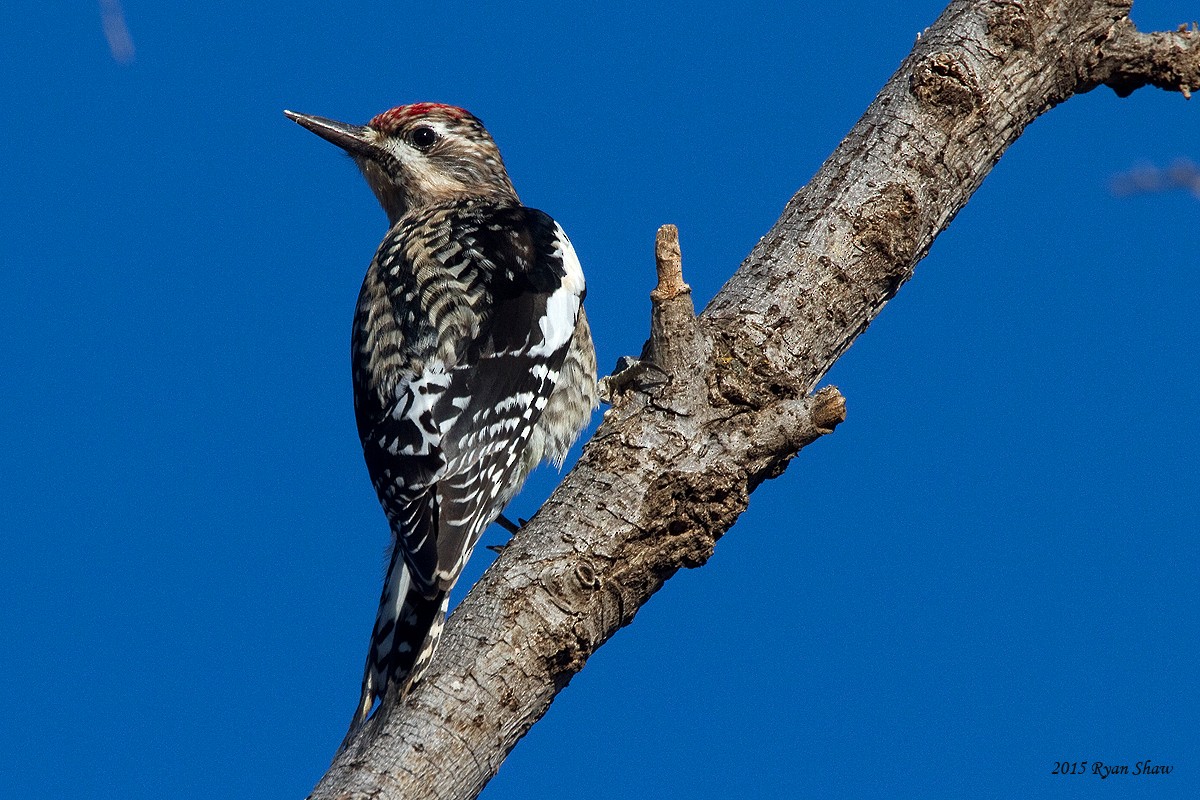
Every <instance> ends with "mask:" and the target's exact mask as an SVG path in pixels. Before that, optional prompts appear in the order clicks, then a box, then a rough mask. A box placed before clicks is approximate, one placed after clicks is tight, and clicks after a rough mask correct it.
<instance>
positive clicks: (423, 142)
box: [408, 125, 438, 151]
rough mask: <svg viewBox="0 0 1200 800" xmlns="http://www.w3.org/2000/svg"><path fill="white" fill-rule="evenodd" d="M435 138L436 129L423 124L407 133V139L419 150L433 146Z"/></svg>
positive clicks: (436, 137)
mask: <svg viewBox="0 0 1200 800" xmlns="http://www.w3.org/2000/svg"><path fill="white" fill-rule="evenodd" d="M437 140H438V135H437V131H435V130H434V129H433V128H428V127H426V126H424V125H422V126H421V127H419V128H414V129H413V132H412V133H410V134H409V135H408V141H409V142H411V143H412V146H413V147H415V148H417V149H418V150H421V151H424V150H428V149H429V148H431V147H433V145H434V142H436V141H437Z"/></svg>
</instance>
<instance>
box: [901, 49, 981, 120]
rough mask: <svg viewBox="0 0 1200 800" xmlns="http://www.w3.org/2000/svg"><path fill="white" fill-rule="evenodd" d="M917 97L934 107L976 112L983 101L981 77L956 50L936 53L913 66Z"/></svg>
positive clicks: (945, 111) (953, 112)
mask: <svg viewBox="0 0 1200 800" xmlns="http://www.w3.org/2000/svg"><path fill="white" fill-rule="evenodd" d="M910 87H911V89H912V93H913V97H915V98H917V101H918V102H920V103H921V105H922V106H924V107H925V108H927V109H928V110H930V111H933V112H935V113H940V114H949V115H953V116H964V115H966V114H970V113H972V112H973V111H974V110H975V109H976V108H978V107H979V106H980V105H982V103H983V94H982V92H980V90H979V79H978V78H976V77H975V73H974V72H972V71H971V68H970V67H968V66H967V65H966V64H964V63H963V62H962V61H961V60H960V58H959V56H958V55H957V54H955V53H934V54H933V55H930V56H927V57H925V59H923V60H922V61H921V62H920V63H919V64H917V66H916V67H915V68H914V69H913V72H912V79H911V82H910Z"/></svg>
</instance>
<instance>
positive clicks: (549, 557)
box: [312, 0, 1200, 800]
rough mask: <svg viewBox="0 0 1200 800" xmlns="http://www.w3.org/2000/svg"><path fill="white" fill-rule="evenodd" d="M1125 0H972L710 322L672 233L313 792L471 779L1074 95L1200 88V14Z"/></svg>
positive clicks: (833, 410)
mask: <svg viewBox="0 0 1200 800" xmlns="http://www.w3.org/2000/svg"><path fill="white" fill-rule="evenodd" d="M1129 7H1130V3H1129V2H1118V0H1062V1H1060V2H1051V1H1050V0H1025V2H1017V1H1016V0H993V1H991V2H985V1H984V0H962V1H960V2H954V3H952V4H951V5H950V6H949V8H947V9H946V11H945V12H944V13H943V14H942V16H941V17H940V18H939V19H938V21H937V22H936V23H935V24H934V25H933V26H931V27H930V28H929V29H928V30H927V31H925V32H924V34H923V35H922V36H921V37H920V39H919V40H918V41H917V43H916V46H915V47H914V49H913V51H912V53H911V54H910V55H909V56H908V58H907V59H905V61H904V63H903V64H902V65H901V66H900V69H899V70H898V71H897V72H896V74H895V75H894V76H893V77H892V78H891V80H889V81H888V83H887V85H886V86H884V88H883V90H882V91H881V92H880V93H879V96H878V97H877V98H876V99H875V101H874V102H873V103H872V104H871V106H870V108H869V109H868V110H867V112H866V114H864V115H863V117H862V119H861V120H860V121H859V122H858V124H857V125H856V126H855V127H854V129H853V130H851V132H850V133H849V134H848V135H847V136H846V138H845V139H844V140H843V141H842V143H841V145H840V146H839V147H838V148H837V150H836V151H835V152H834V153H833V155H832V156H830V158H829V160H828V161H826V162H825V164H824V165H823V166H822V168H821V169H820V171H819V172H818V173H817V175H816V176H815V177H814V178H813V179H812V181H811V182H810V183H809V184H808V185H807V186H806V187H805V188H804V189H802V190H801V191H800V192H799V193H798V194H797V195H796V196H795V197H794V198H792V200H791V202H789V203H788V205H787V207H786V208H785V210H784V212H783V215H782V217H780V219H779V220H778V221H777V222H776V223H775V225H774V227H773V228H772V229H771V230H770V232H769V233H768V234H767V235H766V236H765V237H764V238H763V239H762V240H761V241H760V242H759V244H758V246H757V247H755V248H754V251H753V252H752V253H751V254H750V255H749V257H748V258H747V259H746V261H745V262H744V263H743V264H742V266H741V268H740V269H738V271H737V272H736V274H734V276H733V277H732V278H731V279H730V280H729V282H728V283H727V284H726V285H725V286H724V288H723V289H722V290H721V291H720V293H719V294H718V295H717V297H716V298H714V299H713V301H712V302H711V303H710V304H709V306H708V308H707V309H705V311H704V313H703V314H701V315H700V316H699V317H698V318H697V317H695V316H694V315H693V311H692V303H691V297H690V294H689V293H688V291H687V287H686V286H685V285H683V284H682V278H681V277H680V276H679V275H678V274H677V273H676V269H675V266H676V265H677V263H678V262H677V250H676V251H675V252H674V254H673V253H672V236H671V232H670V231H664V232H662V233H661V234H660V241H659V254H658V255H659V269H660V286H659V289H657V290H656V292H655V295H654V309H653V317H652V320H651V338H650V341H649V342H648V343H647V348H646V352H645V353H644V356H646V357H647V358H648V359H650V360H652V361H653V362H654V363H656V364H657V365H658V366H659V367H661V368H662V370H664V371H665V373H666V374H669V375H670V376H671V378H670V380H669V381H662V382H659V383H658V385H649V384H646V385H643V387H642V388H641V389H638V390H626V391H617V390H614V391H615V397H614V404H613V407H612V408H611V409H610V410H609V411H608V412H607V413H606V415H605V420H604V423H603V424H602V425H601V427H600V429H599V430H598V431H597V433H596V435H595V436H594V437H593V439H592V440H591V441H590V442H589V443H588V444H587V446H586V447H585V448H584V452H583V455H582V457H581V458H580V461H579V463H578V464H577V465H576V467H575V469H574V470H573V471H572V472H571V473H570V475H568V476H567V478H566V479H565V480H564V482H563V484H562V485H561V486H560V487H559V489H558V490H557V491H556V492H555V493H554V495H553V496H552V497H551V498H550V499H549V500H548V501H547V502H546V504H545V506H544V507H543V508H542V509H541V511H540V512H539V513H538V514H537V516H535V517H534V519H533V520H532V521H530V523H529V524H528V525H527V526H526V527H525V528H524V529H523V530H522V531H521V533H520V534H518V535H517V536H516V537H515V538H514V540H513V542H512V543H511V544H510V545H509V546H508V547H507V548H506V549H505V551H504V553H503V554H502V555H501V556H500V558H499V559H498V560H497V561H496V563H495V564H494V565H493V566H492V567H491V569H489V570H488V571H487V573H486V574H485V575H484V576H483V578H482V579H481V580H480V582H479V583H478V584H477V585H476V586H475V587H474V589H473V590H472V591H471V593H470V595H469V596H468V597H467V598H466V599H465V600H464V601H463V603H462V604H461V605H460V606H459V608H458V610H457V611H456V612H455V613H454V615H453V616H452V617H451V619H450V622H449V624H448V626H447V629H446V631H445V633H444V635H443V638H442V643H441V646H440V647H439V650H438V654H437V656H436V658H435V659H434V662H433V665H432V666H431V668H430V670H429V672H428V673H427V675H426V678H425V680H424V681H422V683H421V684H420V685H419V686H418V687H417V688H416V689H415V691H414V692H413V693H412V694H411V695H410V696H409V697H407V698H404V699H403V701H400V700H398V698H395V697H390V698H389V699H388V701H387V702H386V703H385V704H384V707H383V708H382V709H381V710H380V712H379V713H378V714H377V715H376V717H375V718H374V719H373V720H372V721H371V722H370V723H368V725H367V726H366V727H365V728H364V729H363V730H362V731H361V732H360V734H359V735H358V737H357V738H356V739H355V740H354V741H352V742H351V743H350V745H349V747H348V748H347V749H346V750H345V751H344V752H342V753H340V754H339V755H338V757H337V758H336V760H335V761H334V763H333V765H332V767H331V768H330V770H329V772H328V773H327V774H326V775H325V777H324V778H323V779H322V781H321V782H320V784H319V785H318V786H317V788H316V789H315V790H314V792H313V794H312V798H314V800H315V799H316V798H322V799H324V798H368V797H370V798H402V797H404V798H418V797H419V798H470V797H474V796H476V795H477V794H478V793H479V791H480V790H481V789H482V788H483V786H484V785H485V784H486V783H487V781H488V780H489V779H490V778H491V776H492V775H494V774H495V772H496V770H497V769H498V768H499V766H500V764H501V762H502V761H503V760H504V758H505V756H506V755H507V754H508V752H509V751H510V750H511V749H512V747H513V746H514V745H515V744H516V742H517V741H518V740H519V739H520V738H521V736H523V735H524V733H525V732H526V731H527V730H528V729H529V728H530V726H532V725H533V724H534V723H535V722H536V721H537V720H538V719H539V718H540V717H541V716H542V714H544V713H545V711H546V709H547V708H548V707H549V705H550V703H551V701H552V700H553V699H554V696H555V694H557V692H558V691H559V690H560V689H561V688H562V687H563V686H565V685H566V684H567V682H568V681H569V680H570V679H571V677H572V676H573V675H574V674H575V673H576V672H578V671H579V670H580V669H581V668H582V667H583V665H584V663H585V662H586V661H587V659H588V657H589V656H590V655H591V654H592V653H593V652H594V651H595V650H596V648H598V647H599V646H600V645H601V644H603V643H604V642H605V641H606V640H607V639H608V638H609V637H610V636H611V635H612V634H613V633H614V632H615V631H616V630H617V629H618V628H620V627H621V626H623V625H626V624H628V623H629V622H630V621H631V620H632V619H633V616H634V614H635V613H636V612H637V610H638V609H639V608H640V607H641V605H642V604H643V603H645V602H646V601H647V600H648V599H649V597H650V595H652V594H653V593H654V592H655V591H657V590H658V589H659V587H661V586H662V585H663V582H664V581H666V580H667V579H668V578H670V577H671V576H672V575H673V574H674V573H675V572H676V571H677V570H678V569H679V568H681V567H695V566H699V565H701V564H703V563H704V562H705V561H706V560H707V559H708V557H709V555H710V554H711V553H712V550H713V545H714V543H715V542H716V540H717V539H718V538H719V537H720V536H721V535H722V534H723V533H724V532H725V531H726V530H728V529H729V527H730V526H731V525H733V523H734V521H736V519H737V517H738V515H739V514H741V512H742V511H743V510H744V509H745V508H746V504H747V502H748V500H749V496H750V493H751V492H752V491H753V490H754V488H755V487H756V486H757V485H758V484H759V483H761V482H762V481H763V480H765V479H767V478H771V477H774V476H776V475H778V474H780V473H781V472H782V471H783V469H784V468H785V467H786V466H787V464H788V462H789V461H790V460H791V458H792V457H793V456H794V455H795V454H796V452H797V451H798V450H800V449H801V448H802V447H804V446H805V445H807V444H808V443H809V442H811V441H813V440H815V439H817V438H818V437H819V436H821V435H823V434H825V433H828V432H830V431H831V430H832V429H833V428H834V427H835V426H836V425H837V424H838V422H840V421H841V420H842V419H843V418H844V413H845V407H844V404H843V402H842V398H841V396H840V395H839V394H838V393H837V390H836V389H833V388H827V389H824V390H822V391H820V392H817V393H816V394H815V395H813V394H810V392H812V390H813V388H814V387H815V386H816V384H817V382H818V381H819V380H820V379H821V377H822V376H823V375H824V374H825V373H826V371H827V370H828V369H829V368H830V366H831V365H832V364H833V363H834V361H836V360H837V358H838V357H839V356H840V355H841V354H842V353H843V352H844V351H845V350H846V348H847V347H848V346H849V345H850V343H851V342H852V341H853V340H854V338H855V337H857V336H858V335H859V334H860V333H862V331H863V330H864V329H865V328H866V327H867V325H868V324H869V323H870V321H871V320H872V319H873V318H874V317H875V316H876V315H877V314H878V313H879V312H880V310H881V309H882V308H883V306H884V304H885V303H887V301H888V300H889V299H890V298H891V297H892V296H893V295H894V294H895V293H896V291H897V290H898V289H899V288H900V286H901V285H903V284H904V282H905V281H907V280H908V279H909V278H910V277H911V276H912V274H913V269H914V268H915V266H916V264H917V262H918V261H919V260H920V259H921V258H922V256H924V254H925V253H926V252H927V251H928V249H929V247H930V245H931V244H932V243H933V240H934V237H936V236H937V234H938V233H940V232H941V231H942V230H943V229H945V227H946V226H947V225H948V224H949V222H950V220H951V219H953V218H954V215H955V214H956V213H958V211H959V209H961V208H962V207H963V205H964V204H965V203H966V202H967V200H968V199H969V198H970V196H971V194H972V193H973V192H974V191H975V189H976V188H977V187H978V186H979V184H980V183H981V182H982V181H983V178H984V176H986V175H987V174H988V172H989V171H990V170H991V168H992V166H993V165H994V164H995V163H996V161H997V160H998V159H999V158H1000V156H1001V155H1002V154H1003V153H1004V151H1005V149H1006V148H1007V147H1008V146H1009V145H1010V144H1011V143H1012V142H1013V141H1015V140H1016V139H1017V137H1018V136H1020V134H1021V132H1022V131H1023V130H1024V128H1025V126H1026V125H1028V124H1029V123H1030V122H1032V121H1033V120H1034V119H1036V118H1037V117H1038V116H1039V115H1040V114H1042V113H1044V112H1045V111H1047V110H1049V109H1050V108H1052V107H1054V106H1055V105H1057V104H1058V103H1061V102H1063V101H1064V100H1067V99H1068V98H1070V97H1071V96H1073V95H1075V94H1079V93H1081V92H1086V91H1089V90H1091V89H1093V88H1095V87H1097V86H1100V85H1109V86H1111V87H1112V88H1114V89H1115V90H1116V91H1117V92H1118V93H1119V94H1128V93H1129V92H1131V91H1133V90H1134V89H1137V88H1139V87H1141V86H1144V85H1154V86H1158V87H1161V88H1164V89H1169V90H1175V91H1180V92H1183V93H1184V94H1185V95H1186V94H1188V93H1189V92H1190V91H1191V89H1192V88H1193V87H1197V86H1200V33H1197V32H1196V31H1188V30H1184V29H1180V31H1177V32H1173V33H1153V34H1143V33H1139V32H1138V31H1137V30H1136V29H1135V28H1134V27H1133V25H1132V23H1131V22H1130V21H1129V19H1128V12H1129Z"/></svg>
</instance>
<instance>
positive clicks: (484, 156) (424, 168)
mask: <svg viewBox="0 0 1200 800" xmlns="http://www.w3.org/2000/svg"><path fill="white" fill-rule="evenodd" d="M283 113H284V114H286V115H287V117H288V118H289V119H292V120H295V121H296V122H298V123H299V124H301V125H303V126H304V127H305V128H308V129H309V130H310V131H312V132H313V133H315V134H317V135H318V136H320V137H321V138H323V139H326V140H328V141H330V142H333V143H334V144H336V145H337V146H338V147H340V148H342V149H343V150H345V151H346V152H347V153H349V154H350V156H351V157H352V158H353V159H354V161H355V162H356V163H357V164H358V166H359V169H361V170H362V173H363V175H364V176H365V177H366V179H367V183H368V184H369V185H370V187H371V191H373V192H375V196H376V197H377V198H378V199H379V204H380V205H381V206H383V210H384V212H385V213H386V214H387V216H388V220H389V222H391V223H393V224H394V223H395V222H396V220H398V219H399V218H400V217H402V216H403V215H404V214H405V213H406V212H408V211H409V210H410V209H413V208H420V207H421V206H426V205H430V204H432V203H439V202H443V201H445V200H450V199H454V198H458V197H495V198H497V199H503V200H512V201H514V202H515V201H516V198H517V193H516V191H515V190H514V189H513V185H512V182H511V181H509V179H508V172H507V171H506V170H505V169H504V161H503V160H502V159H501V158H500V150H499V148H497V147H496V143H495V142H494V141H493V140H492V137H491V135H490V134H489V133H488V132H487V130H486V129H485V128H484V127H483V123H481V122H480V121H479V120H478V119H476V118H475V117H474V116H472V115H471V114H469V113H468V112H466V111H464V110H463V109H461V108H456V107H455V106H447V105H442V104H441V103H413V104H411V105H406V106H397V107H395V108H393V109H391V110H389V111H385V112H383V113H382V114H379V115H377V116H376V117H375V118H374V119H372V120H371V121H370V122H368V123H367V124H366V125H350V124H347V123H345V122H336V121H334V120H331V119H325V118H324V117H314V116H310V115H308V114H297V113H295V112H294V111H284V112H283Z"/></svg>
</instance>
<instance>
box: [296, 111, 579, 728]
mask: <svg viewBox="0 0 1200 800" xmlns="http://www.w3.org/2000/svg"><path fill="white" fill-rule="evenodd" d="M284 114H285V115H286V116H287V117H288V118H289V119H292V120H294V121H295V122H297V123H299V124H300V125H302V126H303V127H305V128H307V129H308V130H309V131H312V132H313V133H315V134H317V135H318V136H320V137H321V138H323V139H326V140H327V141H329V142H331V143H333V144H335V145H337V146H338V147H340V148H341V149H343V150H344V151H345V152H346V153H348V154H349V155H350V157H351V158H352V159H353V160H354V162H355V163H356V164H357V165H358V167H359V169H360V170H361V172H362V174H363V177H364V178H365V179H366V181H367V185H368V186H370V188H371V191H372V192H374V194H375V197H376V199H377V200H378V201H379V204H380V206H381V207H382V208H383V211H384V213H385V214H386V215H387V220H388V225H389V228H388V231H387V234H386V235H385V236H384V238H383V241H382V243H381V244H380V245H379V248H378V250H377V251H376V253H375V257H374V258H373V260H372V261H371V263H370V266H369V267H368V269H367V273H366V276H365V278H364V279H363V283H362V288H361V290H360V292H359V297H358V303H357V306H356V308H355V312H354V323H353V333H352V336H351V372H352V380H353V388H354V412H355V419H356V422H357V427H358V434H359V438H360V440H361V442H362V449H363V456H364V458H365V460H366V465H367V470H368V472H369V474H370V478H371V483H372V485H373V486H374V488H375V492H376V494H377V496H378V497H379V502H380V504H381V505H382V507H383V511H384V514H385V515H386V517H387V520H388V524H389V527H390V529H391V539H390V548H389V557H388V568H387V574H386V577H385V579H384V585H383V591H382V594H381V596H380V600H379V609H378V612H377V613H376V618H375V625H374V628H373V630H372V633H371V643H370V648H369V650H368V653H367V660H366V666H365V668H364V671H363V680H362V691H361V695H360V698H359V703H358V706H357V708H356V709H355V712H354V716H353V718H352V720H351V724H350V730H349V732H348V733H347V735H346V741H347V742H348V741H349V740H350V738H351V737H352V736H353V735H354V734H355V733H356V732H357V730H358V729H359V728H361V726H362V725H363V724H364V723H365V722H366V720H367V719H369V718H370V717H371V715H372V714H373V713H374V710H375V709H376V708H378V707H379V705H380V704H381V703H383V701H384V700H385V699H386V698H388V697H389V695H390V693H392V692H395V693H396V695H397V696H398V697H403V696H405V695H406V694H407V693H408V692H409V691H410V690H411V688H412V687H413V686H414V685H415V684H416V683H417V682H418V681H419V680H420V679H421V677H422V674H423V673H424V671H425V669H426V667H427V666H428V664H429V661H430V659H431V658H432V656H433V652H434V649H435V648H436V646H437V642H438V638H439V636H440V634H441V629H442V626H443V624H444V621H445V616H446V608H447V603H448V597H449V592H450V589H451V588H452V587H453V586H454V584H455V582H456V581H457V580H458V578H459V575H460V574H461V573H462V570H463V567H464V565H465V564H466V562H467V559H468V558H469V557H470V555H471V551H472V549H473V548H474V547H475V544H476V543H477V542H478V541H479V538H480V536H481V535H482V534H483V532H484V530H485V529H486V528H487V527H488V526H489V525H490V524H491V523H492V522H493V521H496V520H497V519H498V518H499V519H500V520H504V518H503V517H501V512H502V511H503V509H504V507H505V505H507V503H508V502H509V501H510V500H511V499H512V498H513V496H514V495H516V494H517V492H518V491H519V490H520V488H521V486H522V484H523V483H524V481H525V478H526V477H527V476H528V475H529V473H530V471H531V470H532V469H533V468H534V467H535V466H537V464H538V463H540V462H542V461H544V460H548V461H551V462H553V463H555V464H556V465H557V466H559V467H560V468H561V466H562V462H563V460H564V458H565V457H566V455H567V451H568V449H569V448H570V447H571V445H572V443H573V442H574V441H575V440H576V438H577V437H578V435H579V433H580V432H581V431H582V430H583V428H584V427H585V426H586V425H587V423H588V420H589V419H590V417H591V414H592V411H593V410H594V409H595V408H596V407H597V405H598V400H597V389H596V356H595V350H594V347H593V344H592V337H591V331H590V328H589V325H588V320H587V316H586V314H585V313H584V310H583V300H584V295H585V294H586V285H585V282H584V276H583V270H582V267H581V265H580V262H579V257H578V256H577V255H576V252H575V249H574V247H573V246H572V245H571V241H570V240H569V239H568V238H567V235H566V233H565V232H564V231H563V229H562V226H561V225H559V224H558V223H557V222H555V221H554V219H553V218H551V217H550V216H549V215H548V214H546V213H544V212H542V211H539V210H536V209H533V208H528V207H526V206H524V205H522V204H521V201H520V200H519V199H518V197H517V192H516V190H515V189H514V188H513V184H512V181H511V180H510V179H509V176H508V171H507V169H506V168H505V166H504V161H503V159H502V158H501V156H500V150H499V148H498V147H497V145H496V143H495V141H494V140H493V139H492V136H491V135H490V134H489V133H488V132H487V129H486V128H485V127H484V126H483V123H482V122H480V120H479V119H478V118H476V117H475V116H474V115H472V114H471V113H470V112H468V111H466V110H464V109H462V108H458V107H457V106H452V105H445V104H442V103H428V102H421V103H411V104H407V105H400V106H396V107H395V108H392V109H390V110H388V111H384V112H383V113H381V114H378V115H376V116H375V117H373V118H372V119H371V120H370V121H369V122H368V123H367V124H366V125H353V124H348V123H344V122H338V121H335V120H332V119H327V118H325V117H318V116H312V115H308V114H299V113H296V112H293V111H284Z"/></svg>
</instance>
